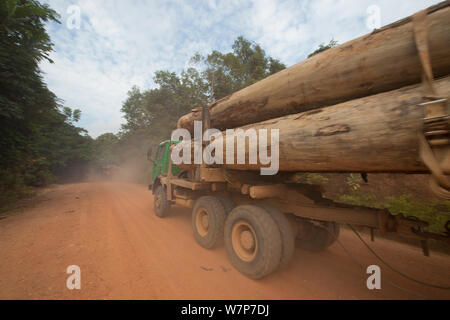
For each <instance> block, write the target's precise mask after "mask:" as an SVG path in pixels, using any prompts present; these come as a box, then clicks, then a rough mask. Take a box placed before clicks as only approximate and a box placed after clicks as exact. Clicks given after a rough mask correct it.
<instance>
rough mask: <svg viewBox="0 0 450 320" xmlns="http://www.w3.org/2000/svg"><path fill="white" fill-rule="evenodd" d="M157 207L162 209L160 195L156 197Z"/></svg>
mask: <svg viewBox="0 0 450 320" xmlns="http://www.w3.org/2000/svg"><path fill="white" fill-rule="evenodd" d="M155 205H156V208H157V209H159V208H161V195H159V194H157V195H156V198H155Z"/></svg>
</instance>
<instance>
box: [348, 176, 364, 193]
mask: <svg viewBox="0 0 450 320" xmlns="http://www.w3.org/2000/svg"><path fill="white" fill-rule="evenodd" d="M345 182H346V183H347V185H348V186H349V187H350V189H351V190H352V191H358V189H359V188H360V187H361V185H360V184H359V183H360V182H361V178H360V176H359V175H356V174H354V173H350V175H349V176H348V177H347V178H346V179H345Z"/></svg>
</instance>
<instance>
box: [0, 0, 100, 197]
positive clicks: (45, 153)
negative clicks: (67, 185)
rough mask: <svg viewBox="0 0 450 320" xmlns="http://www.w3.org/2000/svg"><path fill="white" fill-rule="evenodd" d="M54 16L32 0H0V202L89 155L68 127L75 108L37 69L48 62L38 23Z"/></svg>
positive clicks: (76, 171)
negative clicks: (59, 96) (62, 102)
mask: <svg viewBox="0 0 450 320" xmlns="http://www.w3.org/2000/svg"><path fill="white" fill-rule="evenodd" d="M57 19H58V15H57V14H56V12H55V11H53V10H52V9H50V8H49V7H48V5H46V4H40V3H39V2H37V1H34V0H7V1H2V2H1V3H0V150H1V153H2V157H1V158H0V172H1V173H2V174H1V175H0V194H2V198H1V199H0V206H2V204H3V203H5V202H7V201H8V199H9V200H14V199H16V197H18V196H23V195H24V194H28V190H29V187H34V186H43V185H46V184H48V183H51V182H54V181H56V179H57V178H66V177H68V176H69V174H68V173H70V175H72V176H78V175H80V174H81V171H82V167H83V166H84V165H86V164H87V162H89V160H90V157H91V154H92V139H91V138H90V137H88V136H87V135H86V132H85V131H84V130H83V129H80V128H77V127H75V126H74V123H75V122H77V121H78V120H79V119H80V116H81V112H80V111H79V110H74V111H72V109H70V108H67V107H65V108H62V107H61V106H60V105H59V102H58V100H57V98H56V96H55V95H54V94H53V93H52V92H51V91H50V90H48V88H47V86H46V84H45V83H44V81H43V80H42V75H41V71H40V70H39V67H38V63H39V61H41V60H42V59H47V60H48V61H50V62H51V60H50V59H49V57H48V54H49V53H50V51H51V50H52V46H53V45H52V43H51V41H50V37H49V36H48V34H47V32H46V31H45V26H44V23H45V22H46V21H55V22H58V20H57ZM61 109H62V110H61ZM68 168H70V170H67V169H68Z"/></svg>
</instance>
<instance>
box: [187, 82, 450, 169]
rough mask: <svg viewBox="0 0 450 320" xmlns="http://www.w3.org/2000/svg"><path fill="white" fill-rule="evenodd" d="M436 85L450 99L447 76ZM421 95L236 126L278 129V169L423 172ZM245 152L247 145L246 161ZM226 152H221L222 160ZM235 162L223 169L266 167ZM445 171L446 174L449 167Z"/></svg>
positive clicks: (410, 91)
mask: <svg viewBox="0 0 450 320" xmlns="http://www.w3.org/2000/svg"><path fill="white" fill-rule="evenodd" d="M435 87H436V90H437V92H438V93H439V94H440V95H442V96H449V93H450V77H446V78H442V79H440V80H437V81H435ZM423 93H424V92H423V90H422V87H421V86H420V85H413V86H409V87H404V88H401V89H397V90H394V91H390V92H385V93H380V94H377V95H373V96H370V97H364V98H360V99H355V100H351V101H347V102H344V103H341V104H338V105H335V106H331V107H326V108H321V109H316V110H311V111H307V112H303V113H299V114H294V115H288V116H284V117H280V118H276V119H271V120H268V121H264V122H260V123H256V124H251V125H247V126H244V127H241V128H242V129H243V130H247V129H255V130H259V129H268V130H269V132H270V130H272V129H279V170H280V171H298V172H301V171H303V172H405V173H413V172H417V173H418V172H428V169H427V168H426V167H425V165H424V164H423V163H422V162H421V161H420V158H419V140H418V132H420V131H421V130H422V128H423V118H424V107H423V106H419V104H420V103H422V102H423ZM230 139H233V140H234V142H231V143H234V150H237V141H236V139H235V137H234V136H231V135H226V134H225V133H224V132H222V136H221V137H219V138H218V139H217V140H213V142H212V143H213V145H215V146H220V144H222V145H223V146H224V147H225V146H226V145H227V140H230ZM231 141H232V140H231ZM268 142H270V139H268ZM253 147H255V146H253ZM445 148H446V149H445V150H443V151H446V152H447V153H448V152H449V151H450V150H449V147H448V146H447V147H445ZM268 150H270V143H269V147H268ZM241 151H242V150H241ZM248 151H249V148H248V144H246V149H245V153H246V159H248ZM225 154H226V148H225V151H224V162H225ZM447 160H448V159H447ZM236 163H237V161H236V155H235V160H234V164H224V165H223V167H225V168H228V169H234V170H260V168H261V167H267V165H261V164H259V163H258V164H253V165H252V164H248V160H247V161H246V164H236ZM182 167H184V168H189V167H190V166H182ZM444 167H445V168H444V171H445V172H446V173H449V172H450V165H449V163H447V164H446V165H444Z"/></svg>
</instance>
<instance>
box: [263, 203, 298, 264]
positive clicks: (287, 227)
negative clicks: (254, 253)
mask: <svg viewBox="0 0 450 320" xmlns="http://www.w3.org/2000/svg"><path fill="white" fill-rule="evenodd" d="M262 208H264V210H266V211H267V212H268V213H269V214H270V216H271V217H272V219H273V220H275V222H276V224H277V225H278V229H279V230H280V235H281V243H282V252H281V260H280V268H282V267H284V266H286V265H287V264H288V263H289V261H291V259H292V256H293V255H294V251H295V236H294V231H293V230H292V226H291V223H290V222H289V220H288V219H287V218H286V216H285V215H284V214H283V213H282V212H281V211H280V210H278V209H276V208H272V207H269V206H262Z"/></svg>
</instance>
